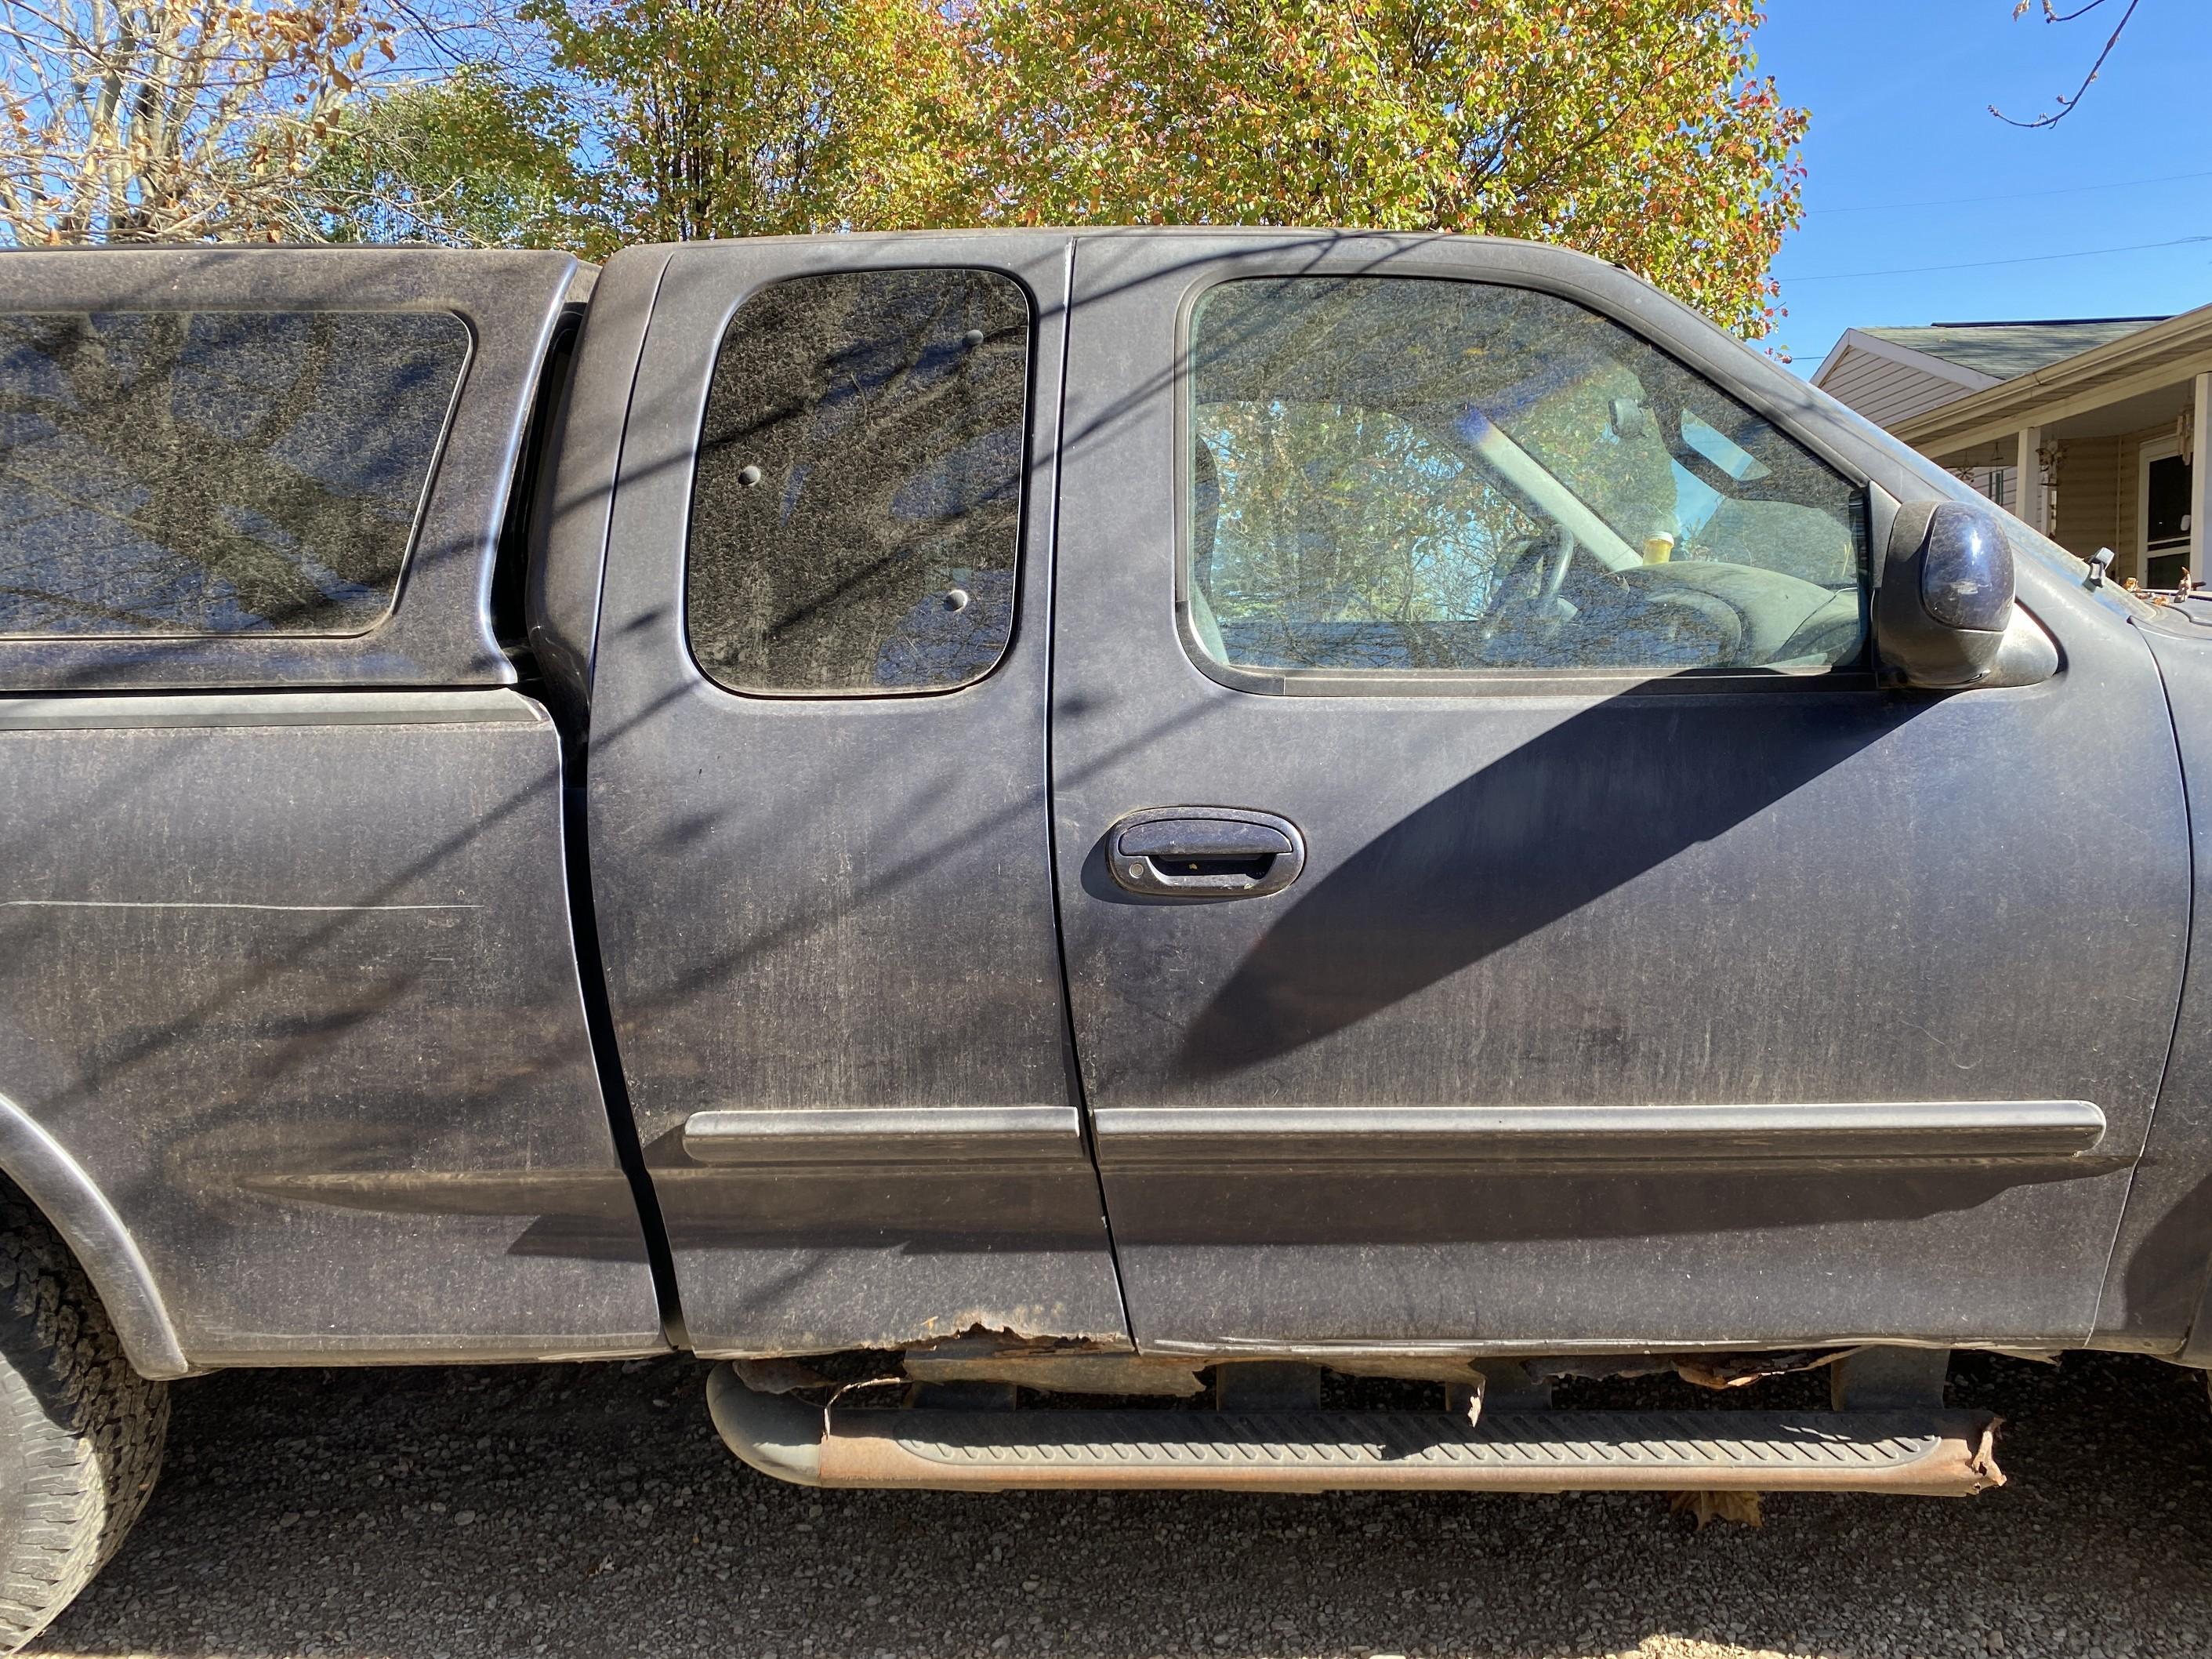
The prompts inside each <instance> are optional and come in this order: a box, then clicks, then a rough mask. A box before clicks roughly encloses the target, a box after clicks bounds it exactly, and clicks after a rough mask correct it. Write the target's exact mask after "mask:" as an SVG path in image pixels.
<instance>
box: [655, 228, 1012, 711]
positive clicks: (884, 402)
mask: <svg viewBox="0 0 2212 1659" xmlns="http://www.w3.org/2000/svg"><path fill="white" fill-rule="evenodd" d="M1029 331H1030V313H1029V305H1028V301H1027V300H1026V299H1025V298H1024V295H1023V293H1022V290H1021V289H1020V288H1019V286H1018V285H1017V284H1016V283H1013V282H1012V281H1011V280H1010V279H1008V278H1006V277H1004V276H995V275H994V274H992V273H990V272H987V271H980V270H884V271H853V272H844V273H840V274H837V275H834V276H806V277H799V278H795V279H793V280H792V281H790V282H786V283H778V284H776V285H775V287H773V288H770V289H766V290H765V291H763V293H761V294H759V295H756V296H755V297H754V298H752V299H750V300H748V301H746V302H745V303H744V305H742V306H740V307H738V312H737V314H736V315H735V316H734V317H732V319H730V326H729V329H728V331H727V332H726V334H725V335H724V336H723V337H722V346H721V352H720V356H719V357H718V358H717V359H716V361H715V364H714V383H713V386H712V388H711V390H710V391H709V392H708V398H707V415H706V428H705V431H704V433H703V434H702V437H701V440H700V448H699V462H698V474H697V479H696V484H695V486H694V491H693V496H692V502H691V530H690V554H689V560H690V564H689V574H688V576H687V578H686V580H687V599H688V605H689V609H690V635H691V648H692V650H693V652H694V653H696V655H697V657H698V659H699V664H700V666H701V667H702V668H703V669H704V670H705V671H706V672H707V674H708V676H709V677H710V678H713V679H714V680H716V681H718V682H719V683H720V684H723V685H726V686H728V687H730V688H732V690H741V691H764V692H782V693H799V694H810V693H811V694H817V695H819V694H824V693H846V694H852V693H870V692H890V691H924V690H943V689H945V688H946V687H950V686H956V685H964V684H967V683H968V682H969V681H971V680H975V679H978V678H981V677H982V676H983V675H984V674H986V673H988V672H989V671H990V670H991V667H992V665H994V663H996V662H997V661H998V660H999V658H1000V655H1002V654H1003V653H1004V652H1005V651H1006V642H1007V640H1008V639H1009V637H1010V636H1011V635H1012V631H1013V618H1014V566H1015V556H1016V553H1017V551H1018V544H1019V537H1020V526H1021V487H1022V461H1023V433H1024V421H1023V417H1024V400H1025V398H1026V396H1027V392H1028V382H1029Z"/></svg>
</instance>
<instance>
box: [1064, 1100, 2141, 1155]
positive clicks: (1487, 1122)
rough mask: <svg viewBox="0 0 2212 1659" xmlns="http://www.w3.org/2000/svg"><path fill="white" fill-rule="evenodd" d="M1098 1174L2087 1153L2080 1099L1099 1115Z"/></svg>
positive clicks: (2090, 1135)
mask: <svg viewBox="0 0 2212 1659" xmlns="http://www.w3.org/2000/svg"><path fill="white" fill-rule="evenodd" d="M1096 1127H1097V1137H1098V1156H1099V1161H1100V1163H1101V1164H1102V1165H1103V1166H1104V1167H1106V1168H1109V1169H1120V1170H1142V1169H1160V1170H1196V1169H1216V1168H1218V1169H1235V1170H1246V1169H1265V1168H1273V1167H1279V1166H1282V1165H1285V1164H1304V1163H1308V1162H1310V1161H1313V1160H1316V1159H1320V1160H1325V1161H1327V1162H1328V1163H1329V1164H1333V1165H1348V1166H1361V1167H1370V1168H1372V1167H1377V1166H1383V1167H1404V1166H1412V1167H1414V1168H1419V1169H1423V1170H1433V1169H1435V1168H1436V1167H1437V1165H1438V1164H1443V1165H1454V1164H1457V1165H1486V1166H1498V1165H1504V1166H1508V1167H1521V1166H1524V1165H1530V1164H1576V1165H1582V1164H1604V1163H1607V1162H1609V1161H1613V1160H1616V1159H1620V1160H1628V1161H1632V1162H1634V1163H1637V1164H1649V1163H1653V1162H1656V1163H1660V1164H1675V1163H1681V1162H1697V1163H1703V1162H1707V1161H1712V1162H1719V1163H1726V1164H1737V1163H1748V1164H1778V1163H1799V1162H1805V1161H1812V1162H1817V1163H1823V1164H1826V1163H1860V1162H1875V1161H1882V1162H1891V1161H1903V1162H1909V1163H1930V1164H1950V1163H1971V1162H1982V1161H1988V1160H1994V1159H2008V1160H2017V1159H2044V1158H2071V1157H2075V1156H2076V1155H2079V1154H2081V1153H2084V1152H2089V1151H2091V1150H2092V1149H2093V1148H2094V1147H2095V1146H2097V1144H2098V1142H2099V1141H2100V1139H2102V1138H2103V1135H2104V1133H2105V1115H2104V1113H2103V1112H2102V1111H2101V1110H2100V1109H2098V1108H2097V1107H2096V1106H2094V1105H2093V1104H2091V1103H2089V1102H2087V1101H2085V1100H2005V1101H1923V1102H1877V1103H1855V1104H1854V1103H1839V1104H1818V1105H1788V1106H1620V1107H1614V1108H1613V1109H1591V1108H1589V1107H1576V1106H1397V1107H1336V1106H1279V1107H1259V1108H1255V1107H1204V1106H1195V1107H1194V1106H1164V1107H1161V1106H1133V1107H1107V1108H1104V1109H1100V1110H1099V1111H1097V1113H1096Z"/></svg>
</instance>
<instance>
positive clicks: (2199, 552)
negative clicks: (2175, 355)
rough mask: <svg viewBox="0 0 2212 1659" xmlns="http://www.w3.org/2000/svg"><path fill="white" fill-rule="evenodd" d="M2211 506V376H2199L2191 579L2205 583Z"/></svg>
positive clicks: (2192, 430) (2192, 428)
mask: <svg viewBox="0 0 2212 1659" xmlns="http://www.w3.org/2000/svg"><path fill="white" fill-rule="evenodd" d="M2208 505H2212V373H2207V374H2199V375H2198V376H2197V409H2196V414H2195V416H2193V418H2192V419H2191V421H2190V423H2189V579H2190V580H2191V581H2198V582H2201V581H2203V580H2204V550H2205V549H2206V548H2207V547H2208V546H2212V539H2208V538H2207V533H2206V531H2207V526H2206V520H2205V513H2206V509H2207V507H2208Z"/></svg>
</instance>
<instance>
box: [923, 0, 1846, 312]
mask: <svg viewBox="0 0 2212 1659" xmlns="http://www.w3.org/2000/svg"><path fill="white" fill-rule="evenodd" d="M1759 18H1760V13H1759V9H1758V8H1757V7H1756V6H1755V5H1753V4H1750V3H1747V0H1486V3H1484V4H1481V5H1480V6H1477V5H1474V4H1469V3H1467V0H975V3H974V4H973V5H972V6H971V7H969V9H967V10H966V12H965V13H964V16H963V21H964V23H965V43H966V46H967V50H968V51H969V53H971V54H973V55H975V56H977V57H980V58H987V60H988V61H989V62H990V63H991V64H993V65H994V70H995V72H994V75H993V76H991V77H989V78H988V80H987V82H985V81H979V82H977V83H976V84H975V88H973V89H974V90H975V92H976V93H977V94H980V95H981V100H982V101H983V102H984V103H985V104H986V105H987V107H985V108H981V109H978V110H975V111H973V112H970V120H969V126H968V129H967V131H966V133H965V135H964V137H963V142H962V143H960V144H959V145H957V147H956V149H957V154H958V155H960V157H961V158H962V165H963V169H964V172H963V174H962V179H961V180H956V181H955V182H962V181H963V180H964V189H963V190H961V191H956V192H955V193H954V194H952V195H951V197H948V198H947V199H945V200H944V201H942V202H940V203H939V204H936V214H937V216H936V217H935V219H934V221H933V222H963V220H964V219H965V218H968V217H974V218H982V219H986V220H988V219H999V220H1009V219H1018V220H1020V221H1021V222H1038V221H1054V220H1057V221H1073V222H1085V221H1086V220H1090V221H1097V220H1103V221H1107V222H1155V221H1161V220H1166V221H1182V222H1274V223H1284V222H1315V221H1316V219H1322V220H1334V221H1336V222H1344V223H1347V224H1361V225H1375V226H1381V227H1385V228H1437V229H1448V230H1460V231H1485V232H1493V233H1497V234H1507V235H1523V236H1527V235H1534V236H1541V237H1548V238H1553V239H1559V240H1568V241H1571V242H1573V243H1575V244H1576V245H1577V246H1583V247H1586V248H1589V250H1591V251H1592V252H1599V253H1601V254H1602V255H1603V256H1604V257H1607V258H1620V259H1623V260H1624V261H1625V262H1627V263H1631V264H1635V265H1636V266H1638V268H1639V269H1642V270H1645V271H1647V272H1648V273H1650V275H1651V276H1654V277H1655V278H1656V280H1658V281H1660V282H1662V283H1665V284H1667V285H1668V286H1670V287H1672V288H1674V289H1675V291H1676V292H1678V293H1680V294H1681V295H1684V297H1686V298H1687V299H1689V300H1691V301H1692V302H1693V303H1696V304H1699V305H1700V306H1702V307H1705V309H1707V310H1708V311H1710V312H1711V313H1714V314H1715V315H1717V316H1718V317H1719V318H1721V319H1723V321H1726V322H1729V323H1731V324H1733V325H1735V326H1736V327H1738V328H1739V329H1741V330H1742V331H1744V332H1746V333H1747V334H1753V335H1755V334H1758V333H1761V332H1764V331H1765V330H1766V329H1767V328H1768V327H1769V326H1771V322H1770V320H1769V319H1767V317H1766V315H1765V308H1764V305H1763V295H1764V292H1765V289H1764V283H1765V268H1766V264H1767V262H1768V261H1769V259H1770V258H1771V256H1772V253H1773V252H1774V248H1775V246H1776V244H1777V243H1778V240H1779V239H1780V236H1781V235H1782V234H1783V233H1784V231H1785V230H1786V229H1787V228H1789V227H1790V226H1791V225H1793V224H1794V223H1795V222H1796V216H1797V206H1796V196H1797V179H1798V177H1799V176H1800V174H1799V169H1798V168H1797V167H1796V163H1795V160H1794V152H1795V149H1796V143H1797V140H1798V137H1799V135H1800V134H1801V132H1802V123H1803V118H1802V114H1801V112H1796V111H1793V110H1789V109H1786V108H1784V106H1782V104H1781V102H1780V100H1779V99H1778V97H1777V96H1776V94H1775V93H1774V91H1773V88H1772V86H1771V82H1764V81H1760V80H1757V79H1754V78H1753V77H1752V76H1751V70H1752V67H1753V64H1754V63H1755V61H1756V60H1755V57H1754V55H1753V52H1752V49H1751V46H1752V34H1753V30H1754V29H1755V27H1756V26H1757V23H1758V21H1759ZM1070 40H1079V41H1081V42H1083V44H1084V46H1085V51H1084V52H1082V53H1081V54H1080V55H1079V58H1078V57H1077V56H1076V55H1073V54H1071V53H1069V52H1067V51H1066V48H1065V43H1066V42H1068V41H1070ZM1078 62H1079V63H1080V69H1079V70H1077V69H1076V68H1075V64H1077V63H1078ZM1044 111H1050V112H1052V116H1053V118H1052V119H1051V120H1050V121H1049V122H1047V121H1045V120H1042V119H1040V118H1039V112H1044ZM1655 180H1666V181H1669V182H1668V185H1667V186H1666V188H1664V189H1662V188H1660V187H1658V186H1656V185H1655V184H1654V182H1653V181H1655ZM1675 181H1680V187H1677V185H1676V183H1675ZM963 210H964V212H963Z"/></svg>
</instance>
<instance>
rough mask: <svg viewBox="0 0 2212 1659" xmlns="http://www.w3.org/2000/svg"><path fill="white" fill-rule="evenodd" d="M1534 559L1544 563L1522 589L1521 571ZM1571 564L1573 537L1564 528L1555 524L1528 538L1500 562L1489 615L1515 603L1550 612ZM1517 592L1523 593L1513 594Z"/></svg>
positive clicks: (1572, 533)
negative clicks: (1517, 589) (1518, 590)
mask: <svg viewBox="0 0 2212 1659" xmlns="http://www.w3.org/2000/svg"><path fill="white" fill-rule="evenodd" d="M1535 559H1541V560H1542V561H1543V564H1542V565H1541V568H1539V570H1538V571H1537V572H1536V574H1535V580H1534V582H1533V583H1530V584H1528V586H1525V587H1522V568H1523V567H1524V566H1526V565H1527V564H1528V562H1530V561H1531V560H1535ZM1574 562H1575V535H1574V532H1572V531H1571V530H1569V529H1568V528H1567V527H1566V526H1565V525H1563V524H1558V523H1554V524H1553V526H1551V527H1550V528H1549V529H1547V530H1544V531H1541V532H1538V533H1537V534H1536V535H1534V536H1531V537H1530V538H1528V540H1526V541H1524V542H1522V544H1520V546H1518V547H1516V548H1515V549H1514V550H1512V551H1511V552H1510V553H1509V554H1507V555H1506V556H1505V557H1504V559H1502V560H1500V561H1499V562H1498V577H1497V580H1496V581H1495V582H1493V583H1492V586H1491V600H1490V604H1489V606H1488V610H1489V611H1490V612H1491V613H1492V614H1494V613H1496V612H1497V611H1501V610H1503V609H1504V607H1505V606H1506V605H1510V604H1513V603H1514V602H1516V601H1518V602H1519V603H1520V604H1521V605H1525V606H1528V607H1529V608H1532V609H1534V610H1536V611H1539V612H1540V613H1541V612H1547V611H1551V610H1552V608H1553V607H1552V604H1551V602H1552V601H1553V600H1554V599H1558V598H1559V589H1560V587H1561V586H1563V585H1564V584H1565V581H1566V580H1567V567H1568V566H1570V565H1571V564H1572V563H1574ZM1516 588H1521V590H1522V591H1520V592H1516V591H1515V590H1516Z"/></svg>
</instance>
